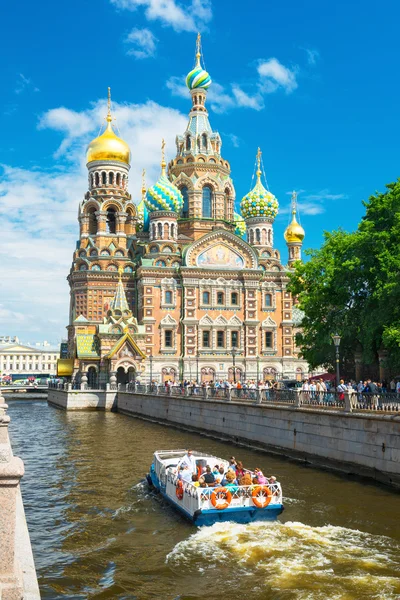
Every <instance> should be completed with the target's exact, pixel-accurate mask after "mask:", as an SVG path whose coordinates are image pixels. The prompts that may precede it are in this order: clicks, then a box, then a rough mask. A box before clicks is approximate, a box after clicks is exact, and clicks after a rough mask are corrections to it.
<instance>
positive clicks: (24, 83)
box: [14, 73, 40, 94]
mask: <svg viewBox="0 0 400 600" xmlns="http://www.w3.org/2000/svg"><path fill="white" fill-rule="evenodd" d="M27 89H30V90H32V91H34V92H40V90H39V88H38V87H36V86H35V85H34V83H33V81H32V79H30V78H29V77H25V75H24V74H23V73H20V74H19V76H18V79H17V83H16V86H15V89H14V92H15V93H16V94H22V92H25V91H26V90H27Z"/></svg>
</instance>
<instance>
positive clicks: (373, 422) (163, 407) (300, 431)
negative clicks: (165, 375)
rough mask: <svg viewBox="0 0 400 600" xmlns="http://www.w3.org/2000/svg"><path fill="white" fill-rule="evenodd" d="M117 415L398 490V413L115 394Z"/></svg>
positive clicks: (399, 432)
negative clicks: (384, 484)
mask: <svg viewBox="0 0 400 600" xmlns="http://www.w3.org/2000/svg"><path fill="white" fill-rule="evenodd" d="M117 409H118V412H120V413H122V414H125V415H131V416H137V417H141V418H146V419H151V420H154V421H157V422H161V423H165V424H168V425H172V426H176V427H182V428H184V429H186V430H188V429H190V430H193V431H197V432H200V433H206V434H208V435H212V436H215V437H217V438H219V439H221V438H223V439H227V440H231V441H233V442H235V443H242V444H245V445H248V446H251V447H256V448H262V449H267V450H269V451H270V452H276V453H277V454H279V455H280V456H282V455H284V456H287V457H290V458H296V459H299V460H302V461H305V462H307V463H310V464H313V465H316V466H319V467H321V466H323V467H326V468H330V469H336V470H340V471H342V472H345V473H348V474H356V475H358V476H360V475H361V476H363V475H364V476H366V477H370V478H373V479H375V480H377V481H380V482H383V483H386V484H389V485H392V486H394V487H398V488H399V489H400V435H399V434H400V415H395V414H379V413H378V414H377V413H354V412H353V413H345V412H342V411H340V412H339V411H334V410H326V409H310V408H294V407H288V406H276V405H275V406H270V405H250V404H243V403H239V402H226V401H218V400H212V401H211V400H204V399H194V398H193V397H188V398H186V397H171V396H148V395H144V394H143V395H139V394H131V393H124V392H121V391H120V392H118V397H117Z"/></svg>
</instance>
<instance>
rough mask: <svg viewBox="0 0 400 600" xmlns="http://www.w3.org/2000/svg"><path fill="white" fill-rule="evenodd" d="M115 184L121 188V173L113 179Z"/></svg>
mask: <svg viewBox="0 0 400 600" xmlns="http://www.w3.org/2000/svg"><path fill="white" fill-rule="evenodd" d="M115 182H116V184H117V186H118V187H121V173H117V176H116V178H115Z"/></svg>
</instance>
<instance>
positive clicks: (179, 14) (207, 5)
mask: <svg viewBox="0 0 400 600" xmlns="http://www.w3.org/2000/svg"><path fill="white" fill-rule="evenodd" d="M111 3H112V4H114V5H115V6H116V7H117V8H119V9H124V10H131V11H134V10H137V9H138V8H139V7H141V8H143V9H144V14H145V17H146V19H148V20H149V21H160V22H161V23H162V24H163V25H165V26H169V27H172V28H173V29H174V30H175V31H198V30H199V29H202V28H203V27H204V25H205V24H207V23H208V22H209V21H210V20H211V19H212V10H211V0H191V1H190V0H185V2H177V1H176V0H111Z"/></svg>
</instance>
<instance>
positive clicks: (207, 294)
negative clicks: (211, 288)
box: [203, 292, 210, 304]
mask: <svg viewBox="0 0 400 600" xmlns="http://www.w3.org/2000/svg"><path fill="white" fill-rule="evenodd" d="M203 304H210V292H203Z"/></svg>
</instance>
